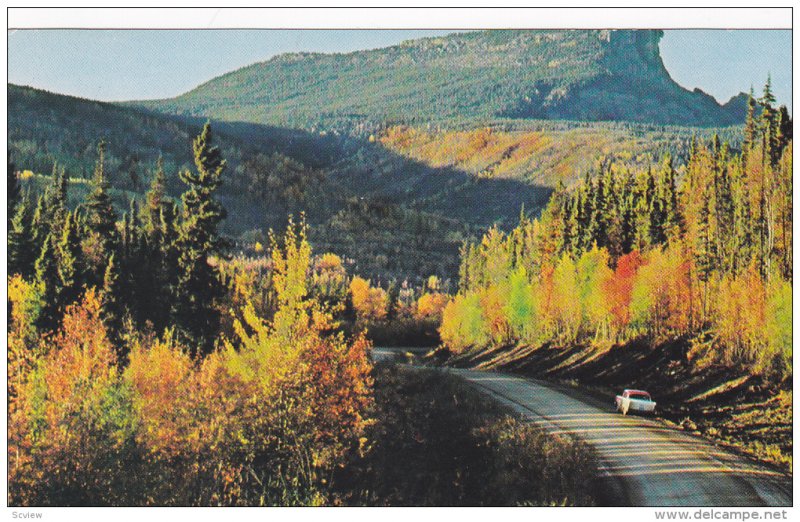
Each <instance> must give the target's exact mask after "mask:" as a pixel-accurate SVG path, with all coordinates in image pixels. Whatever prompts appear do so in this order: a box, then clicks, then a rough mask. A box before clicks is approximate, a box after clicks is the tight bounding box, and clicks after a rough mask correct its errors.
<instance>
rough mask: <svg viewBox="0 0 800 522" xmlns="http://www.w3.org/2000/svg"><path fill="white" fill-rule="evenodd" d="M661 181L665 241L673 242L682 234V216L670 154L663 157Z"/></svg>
mask: <svg viewBox="0 0 800 522" xmlns="http://www.w3.org/2000/svg"><path fill="white" fill-rule="evenodd" d="M661 179H662V180H663V183H664V195H663V201H664V203H665V205H666V209H665V225H664V228H665V232H666V236H667V240H669V241H675V240H677V239H678V238H679V237H680V236H681V235H682V234H683V216H682V215H681V208H680V204H679V203H678V183H677V179H676V173H675V167H674V166H673V164H672V156H671V155H670V154H667V155H666V156H665V157H664V161H663V163H662V168H661Z"/></svg>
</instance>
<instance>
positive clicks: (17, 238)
mask: <svg viewBox="0 0 800 522" xmlns="http://www.w3.org/2000/svg"><path fill="white" fill-rule="evenodd" d="M36 251H37V249H36V246H35V243H34V231H33V209H32V208H31V199H30V195H29V194H24V195H23V196H22V198H21V199H20V201H19V204H18V205H17V206H16V212H15V213H14V217H13V218H12V220H11V228H9V231H8V273H9V275H11V274H20V275H21V276H22V277H23V278H25V279H30V277H31V276H32V275H33V274H34V263H35V262H36Z"/></svg>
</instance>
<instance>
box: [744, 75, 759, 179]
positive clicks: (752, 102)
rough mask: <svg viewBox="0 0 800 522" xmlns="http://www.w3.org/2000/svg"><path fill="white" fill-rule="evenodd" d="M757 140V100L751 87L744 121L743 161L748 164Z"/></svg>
mask: <svg viewBox="0 0 800 522" xmlns="http://www.w3.org/2000/svg"><path fill="white" fill-rule="evenodd" d="M755 140H756V99H755V97H754V96H753V87H752V86H751V87H750V94H749V95H748V97H747V115H746V117H745V120H744V141H743V142H742V159H743V163H745V164H746V163H747V158H748V156H749V154H750V150H751V149H752V148H753V145H754V144H755Z"/></svg>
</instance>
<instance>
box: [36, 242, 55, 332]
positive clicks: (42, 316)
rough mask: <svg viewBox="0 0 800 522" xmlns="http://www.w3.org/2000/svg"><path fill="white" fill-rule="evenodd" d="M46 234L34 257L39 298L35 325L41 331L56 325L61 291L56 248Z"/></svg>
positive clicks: (53, 327) (49, 329) (52, 328)
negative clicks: (36, 256) (36, 255)
mask: <svg viewBox="0 0 800 522" xmlns="http://www.w3.org/2000/svg"><path fill="white" fill-rule="evenodd" d="M53 243H54V241H53V239H52V237H51V236H50V235H48V236H47V237H46V238H45V240H44V243H43V244H42V251H41V252H40V254H39V257H38V259H36V267H35V271H36V280H35V284H36V288H37V291H38V292H39V297H40V299H41V306H42V307H41V310H40V312H39V318H38V324H37V326H38V327H39V329H40V330H41V331H43V332H48V331H53V330H55V329H56V328H57V327H58V321H59V316H58V309H59V301H58V298H59V295H60V293H61V287H60V279H59V277H58V265H57V263H56V248H55V245H54V244H53Z"/></svg>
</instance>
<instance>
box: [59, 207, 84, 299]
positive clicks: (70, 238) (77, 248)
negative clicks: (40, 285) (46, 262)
mask: <svg viewBox="0 0 800 522" xmlns="http://www.w3.org/2000/svg"><path fill="white" fill-rule="evenodd" d="M61 230H62V232H61V240H60V241H59V243H58V248H57V251H56V253H57V267H58V268H57V270H58V278H59V295H58V302H59V307H60V308H62V309H63V307H65V306H67V305H69V304H70V303H73V302H75V301H77V300H78V299H79V298H80V295H81V291H82V286H83V279H82V278H83V266H82V259H81V256H82V255H83V254H82V250H81V240H80V236H79V232H78V223H77V217H76V216H75V214H71V213H68V214H67V217H66V221H65V223H64V225H63V226H62V227H61ZM62 311H63V310H62Z"/></svg>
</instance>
